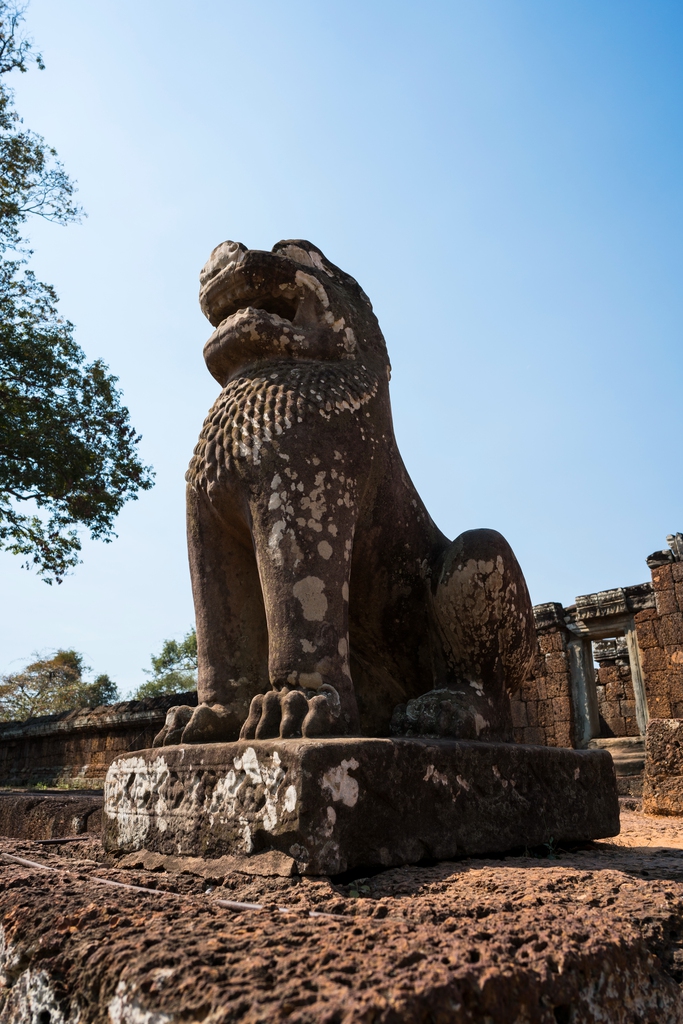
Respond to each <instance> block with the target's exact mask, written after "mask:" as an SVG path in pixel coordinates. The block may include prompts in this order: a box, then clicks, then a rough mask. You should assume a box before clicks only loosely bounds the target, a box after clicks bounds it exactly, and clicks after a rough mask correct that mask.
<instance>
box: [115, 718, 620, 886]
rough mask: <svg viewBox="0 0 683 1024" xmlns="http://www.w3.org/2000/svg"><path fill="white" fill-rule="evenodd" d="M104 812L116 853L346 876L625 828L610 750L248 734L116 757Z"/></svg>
mask: <svg viewBox="0 0 683 1024" xmlns="http://www.w3.org/2000/svg"><path fill="white" fill-rule="evenodd" d="M103 819H104V844H105V848H106V849H107V850H108V851H110V852H118V853H121V854H130V853H132V852H134V851H139V850H148V851H151V852H154V853H159V854H163V855H166V856H171V855H172V856H176V857H177V856H181V857H183V856H184V857H187V856H195V857H196V856H201V857H207V858H218V857H222V856H234V857H239V858H244V857H253V858H256V857H259V855H262V854H264V853H266V852H268V851H277V852H279V853H280V854H281V855H284V856H285V857H289V858H292V861H293V862H294V863H293V864H292V870H298V871H299V873H301V874H307V875H334V874H338V873H340V872H343V871H347V870H349V869H351V868H358V867H368V868H370V867H373V866H385V867H390V866H397V865H401V864H415V863H417V862H418V861H421V860H423V859H425V858H433V859H437V860H445V859H449V858H453V857H464V856H471V855H475V854H485V853H496V852H503V851H505V850H509V849H512V848H515V847H521V846H529V847H531V846H537V845H539V844H541V843H547V842H550V841H551V840H552V841H553V842H554V843H562V842H571V841H582V840H589V839H599V838H604V837H607V836H613V835H617V834H618V832H619V802H618V797H617V787H616V780H615V775H614V768H613V765H612V759H611V757H610V755H609V753H608V752H607V751H604V750H567V749H561V748H556V747H531V746H522V745H521V744H515V743H510V744H508V743H478V742H473V741H464V740H463V741H454V740H430V739H407V738H406V739H403V738H401V739H328V740H302V739H292V740H260V741H259V740H256V741H254V740H243V741H239V742H236V743H214V744H206V745H197V746H189V745H188V746H175V747H161V748H157V749H153V750H143V751H138V752H137V753H134V754H130V755H127V756H126V757H120V758H118V759H117V760H116V761H114V762H113V764H112V765H111V767H110V769H109V772H108V774H107V780H106V784H105V799H104V816H103ZM260 859H261V860H263V858H262V857H261V858H260ZM278 863H279V864H280V867H279V870H278V873H282V865H281V860H280V861H279V862H278Z"/></svg>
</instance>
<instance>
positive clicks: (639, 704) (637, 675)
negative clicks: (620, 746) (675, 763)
mask: <svg viewBox="0 0 683 1024" xmlns="http://www.w3.org/2000/svg"><path fill="white" fill-rule="evenodd" d="M624 636H625V637H626V646H627V647H628V660H629V662H630V664H631V683H632V685H633V697H634V699H635V702H636V721H637V722H638V728H639V729H640V735H641V736H644V735H645V733H646V731H647V723H648V721H649V719H650V713H649V711H648V709H647V694H646V693H645V679H644V677H643V666H642V662H641V658H640V650H639V649H638V639H637V637H636V624H635V621H634V620H633V619H631V621H630V624H629V625H628V626H627V628H626V629H625V630H624Z"/></svg>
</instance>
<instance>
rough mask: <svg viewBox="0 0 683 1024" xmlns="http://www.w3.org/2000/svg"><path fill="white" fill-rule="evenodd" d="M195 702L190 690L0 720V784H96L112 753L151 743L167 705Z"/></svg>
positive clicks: (88, 786)
mask: <svg viewBox="0 0 683 1024" xmlns="http://www.w3.org/2000/svg"><path fill="white" fill-rule="evenodd" d="M196 703H197V694H196V693H182V694H181V693H173V694H166V695H164V696H163V697H148V698H146V699H145V700H131V701H124V702H122V703H120V704H112V705H110V706H104V707H99V708H92V709H90V708H85V709H81V710H77V711H67V712H64V713H63V714H61V715H46V716H45V717H43V718H30V719H28V721H26V722H2V723H0V786H35V785H43V786H50V787H52V786H66V787H68V788H70V789H101V788H102V787H103V786H104V777H105V775H106V774H107V768H108V767H109V765H110V764H111V762H112V761H113V760H114V758H116V757H119V756H120V755H121V754H125V753H128V752H129V751H131V750H143V749H144V748H145V747H151V746H152V741H153V739H154V736H155V735H156V733H157V732H158V731H159V729H160V728H161V726H162V725H163V723H164V721H165V718H166V711H167V709H168V708H169V707H171V706H172V705H173V704H191V705H196Z"/></svg>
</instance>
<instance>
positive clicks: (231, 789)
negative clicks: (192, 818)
mask: <svg viewBox="0 0 683 1024" xmlns="http://www.w3.org/2000/svg"><path fill="white" fill-rule="evenodd" d="M268 761H269V758H268V757H265V758H264V759H263V761H259V758H258V755H257V753H256V751H255V750H254V748H253V747H247V749H246V750H245V752H244V754H243V755H242V756H241V757H236V758H234V759H233V764H234V769H233V768H231V769H230V771H229V772H228V773H227V774H226V775H225V776H224V777H223V778H220V779H218V781H217V782H216V785H215V786H214V788H213V792H212V794H211V801H210V803H209V806H208V808H207V813H208V814H209V817H210V819H211V823H212V824H213V820H214V818H216V817H217V818H218V820H219V821H221V822H225V821H227V820H229V819H235V818H240V820H242V817H241V816H240V811H241V810H242V808H243V807H246V806H247V805H248V804H249V803H250V800H249V790H250V789H251V790H253V788H254V787H260V786H262V787H263V790H264V797H265V799H264V803H263V806H262V808H261V810H260V811H258V812H256V814H254V813H253V812H252V814H251V817H252V825H253V819H254V817H255V818H256V819H260V820H261V822H262V824H263V827H264V829H265V830H266V832H273V831H274V829H275V827H276V826H277V823H278V811H277V799H278V792H279V789H280V787H281V785H282V782H283V780H284V778H285V772H284V770H283V769H282V767H281V763H280V755H279V754H278V752H277V750H276V751H274V753H273V755H272V759H270V763H268ZM244 822H245V824H246V825H247V828H248V830H249V837H248V838H247V836H246V835H244V844H245V847H247V851H246V852H250V850H251V829H250V828H249V823H248V822H247V819H246V818H244Z"/></svg>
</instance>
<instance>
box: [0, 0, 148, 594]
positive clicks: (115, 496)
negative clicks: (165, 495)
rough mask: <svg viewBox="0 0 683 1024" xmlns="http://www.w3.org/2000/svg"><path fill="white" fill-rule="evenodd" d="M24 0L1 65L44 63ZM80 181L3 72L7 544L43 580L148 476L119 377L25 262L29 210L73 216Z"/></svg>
mask: <svg viewBox="0 0 683 1024" xmlns="http://www.w3.org/2000/svg"><path fill="white" fill-rule="evenodd" d="M24 10H25V6H24V5H21V4H18V3H16V2H14V0H0V76H2V75H6V74H8V73H9V72H11V71H20V72H25V71H27V70H28V67H29V65H30V64H31V63H33V64H35V65H36V66H37V67H38V68H40V69H42V68H43V66H44V65H43V61H42V58H41V56H40V54H38V53H34V52H33V50H32V44H31V42H30V40H28V39H26V38H23V37H22V36H21V35H20V34H19V25H20V23H21V22H22V20H23V14H24ZM74 192H75V186H74V184H73V182H72V181H71V180H70V179H69V177H68V176H67V174H66V172H65V171H64V168H63V167H62V165H61V163H60V162H59V161H58V160H57V155H56V152H55V150H54V149H52V148H51V147H49V146H48V145H47V143H46V142H45V140H44V139H43V138H42V137H41V136H40V135H36V134H35V133H34V132H31V131H29V130H28V129H25V128H24V127H23V123H22V121H21V118H20V117H19V115H18V114H17V112H16V110H15V109H14V93H13V91H12V90H11V89H10V88H8V86H7V85H5V84H4V82H0V548H5V549H6V550H8V551H11V552H13V553H14V554H18V555H22V556H24V557H25V559H26V561H25V562H24V565H25V566H26V567H27V568H28V567H30V565H31V564H32V565H33V566H34V567H35V568H36V569H37V571H38V573H39V574H40V575H41V576H42V577H43V579H44V580H45V582H46V583H52V582H54V581H56V582H58V583H60V582H61V580H62V578H63V577H64V575H65V573H66V572H67V571H68V570H69V569H70V568H73V567H74V566H75V565H77V564H78V562H79V552H80V549H81V542H80V539H79V535H78V532H77V528H78V527H85V528H86V530H88V531H89V533H90V536H91V537H92V538H94V539H100V540H104V541H109V540H111V539H112V537H114V536H115V533H114V531H113V522H114V519H115V517H116V515H117V513H118V512H119V511H120V509H121V507H122V506H123V504H124V503H125V502H126V501H128V500H129V499H131V498H136V497H137V493H138V491H139V490H147V489H148V488H149V487H151V486H152V472H151V470H150V469H149V467H146V466H143V465H142V463H141V462H140V461H139V459H138V455H137V445H138V443H139V441H140V437H139V435H137V434H136V432H135V430H134V428H133V427H132V426H131V425H130V422H129V418H128V410H127V409H126V408H125V406H123V405H122V404H121V392H120V391H119V390H118V389H117V387H116V383H117V378H116V377H114V376H112V375H111V374H110V373H109V370H108V368H107V366H106V365H105V364H104V363H103V362H102V361H101V360H99V359H98V360H95V362H92V363H86V361H85V355H84V353H83V351H82V350H81V349H80V348H79V346H78V345H77V344H76V342H75V341H74V340H73V325H72V324H71V323H69V321H68V320H64V319H63V318H62V317H60V316H59V314H58V312H57V296H56V294H55V292H54V290H53V289H52V288H51V287H50V286H49V285H46V284H43V283H42V282H40V281H38V280H36V277H35V275H34V274H33V272H32V271H31V270H28V269H26V262H27V257H28V256H30V255H31V251H30V249H28V248H27V247H26V244H25V239H24V238H23V237H22V230H21V229H22V225H23V224H24V223H25V222H26V220H27V218H28V217H29V216H30V215H32V214H33V215H36V216H39V217H42V218H44V219H45V220H49V221H53V222H55V223H57V224H68V223H70V222H73V221H76V220H78V219H79V217H80V214H81V210H80V208H79V207H78V205H77V204H76V203H75V201H74ZM8 254H12V258H8Z"/></svg>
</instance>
